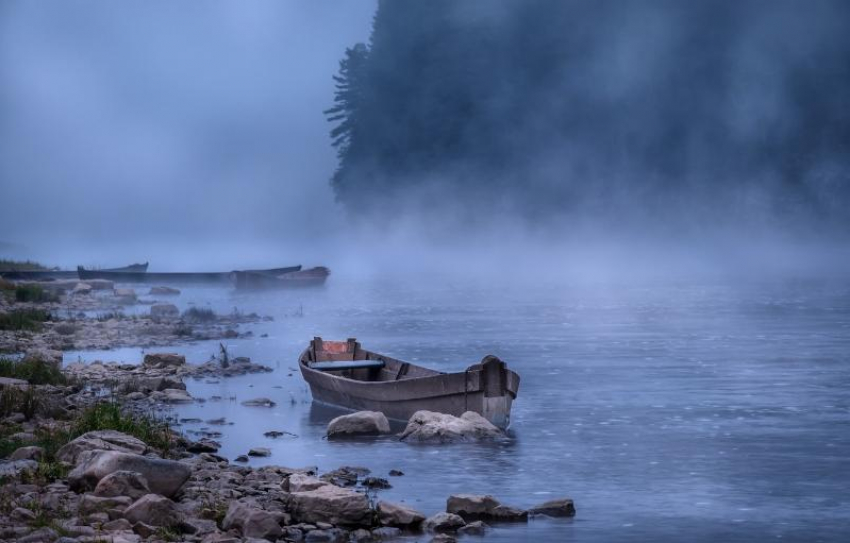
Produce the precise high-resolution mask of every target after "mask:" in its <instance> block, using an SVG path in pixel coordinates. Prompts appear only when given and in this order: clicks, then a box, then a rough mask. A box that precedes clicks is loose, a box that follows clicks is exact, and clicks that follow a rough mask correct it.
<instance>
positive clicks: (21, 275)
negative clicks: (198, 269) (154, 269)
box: [0, 262, 148, 281]
mask: <svg viewBox="0 0 850 543" xmlns="http://www.w3.org/2000/svg"><path fill="white" fill-rule="evenodd" d="M147 269H148V263H147V262H145V263H144V264H130V265H129V266H124V267H121V268H106V269H102V270H97V271H99V272H134V273H144V272H145V271H146V270H147ZM0 275H2V276H3V277H6V278H8V279H18V280H27V279H28V280H32V281H45V280H53V279H83V278H82V277H80V273H79V267H78V268H77V271H63V270H32V271H14V270H10V271H0ZM87 279H94V278H93V277H87Z"/></svg>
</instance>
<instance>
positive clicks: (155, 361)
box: [142, 353, 186, 369]
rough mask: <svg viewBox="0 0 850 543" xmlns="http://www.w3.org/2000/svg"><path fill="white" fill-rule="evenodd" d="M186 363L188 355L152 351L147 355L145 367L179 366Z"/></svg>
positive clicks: (144, 362)
mask: <svg viewBox="0 0 850 543" xmlns="http://www.w3.org/2000/svg"><path fill="white" fill-rule="evenodd" d="M184 365H186V357H185V356H183V355H179V354H175V353H150V354H146V355H145V359H144V361H143V362H142V367H143V368H145V369H162V368H177V367H180V366H184Z"/></svg>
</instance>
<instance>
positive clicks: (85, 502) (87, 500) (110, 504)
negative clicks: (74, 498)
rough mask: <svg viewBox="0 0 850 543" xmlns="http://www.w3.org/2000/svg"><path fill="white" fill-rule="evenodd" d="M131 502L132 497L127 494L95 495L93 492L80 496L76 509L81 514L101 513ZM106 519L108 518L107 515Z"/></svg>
mask: <svg viewBox="0 0 850 543" xmlns="http://www.w3.org/2000/svg"><path fill="white" fill-rule="evenodd" d="M131 503H133V498H130V497H129V496H95V495H93V494H85V495H83V497H82V498H80V503H79V506H78V508H77V510H78V511H79V512H80V513H82V514H89V513H103V512H105V511H107V510H108V509H124V508H126V507H128V506H129V505H130V504H131ZM106 520H109V517H107V518H106ZM104 522H105V521H104Z"/></svg>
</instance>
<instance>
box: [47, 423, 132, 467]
mask: <svg viewBox="0 0 850 543" xmlns="http://www.w3.org/2000/svg"><path fill="white" fill-rule="evenodd" d="M147 449H148V446H147V445H146V444H145V442H144V441H142V440H140V439H137V438H135V437H133V436H130V435H127V434H124V433H122V432H118V431H115V430H98V431H95V432H86V433H85V434H83V435H81V436H80V437H78V438H76V439H74V440H73V441H70V442H69V443H66V444H65V445H63V446H62V448H60V449H59V450H58V451H57V452H56V459H57V460H59V461H61V462H68V463H69V464H76V463H77V460H78V458H79V457H80V455H81V454H82V453H84V452H88V451H119V452H125V453H133V454H144V453H145V451H147Z"/></svg>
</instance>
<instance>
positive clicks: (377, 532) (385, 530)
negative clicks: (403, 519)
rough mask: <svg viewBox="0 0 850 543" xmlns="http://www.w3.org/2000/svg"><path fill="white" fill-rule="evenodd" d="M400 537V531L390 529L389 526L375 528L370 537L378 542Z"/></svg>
mask: <svg viewBox="0 0 850 543" xmlns="http://www.w3.org/2000/svg"><path fill="white" fill-rule="evenodd" d="M400 536H401V530H399V529H398V528H391V527H389V526H382V527H380V528H375V529H374V530H372V537H374V538H375V539H377V540H378V541H384V540H386V539H396V538H397V537H400Z"/></svg>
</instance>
